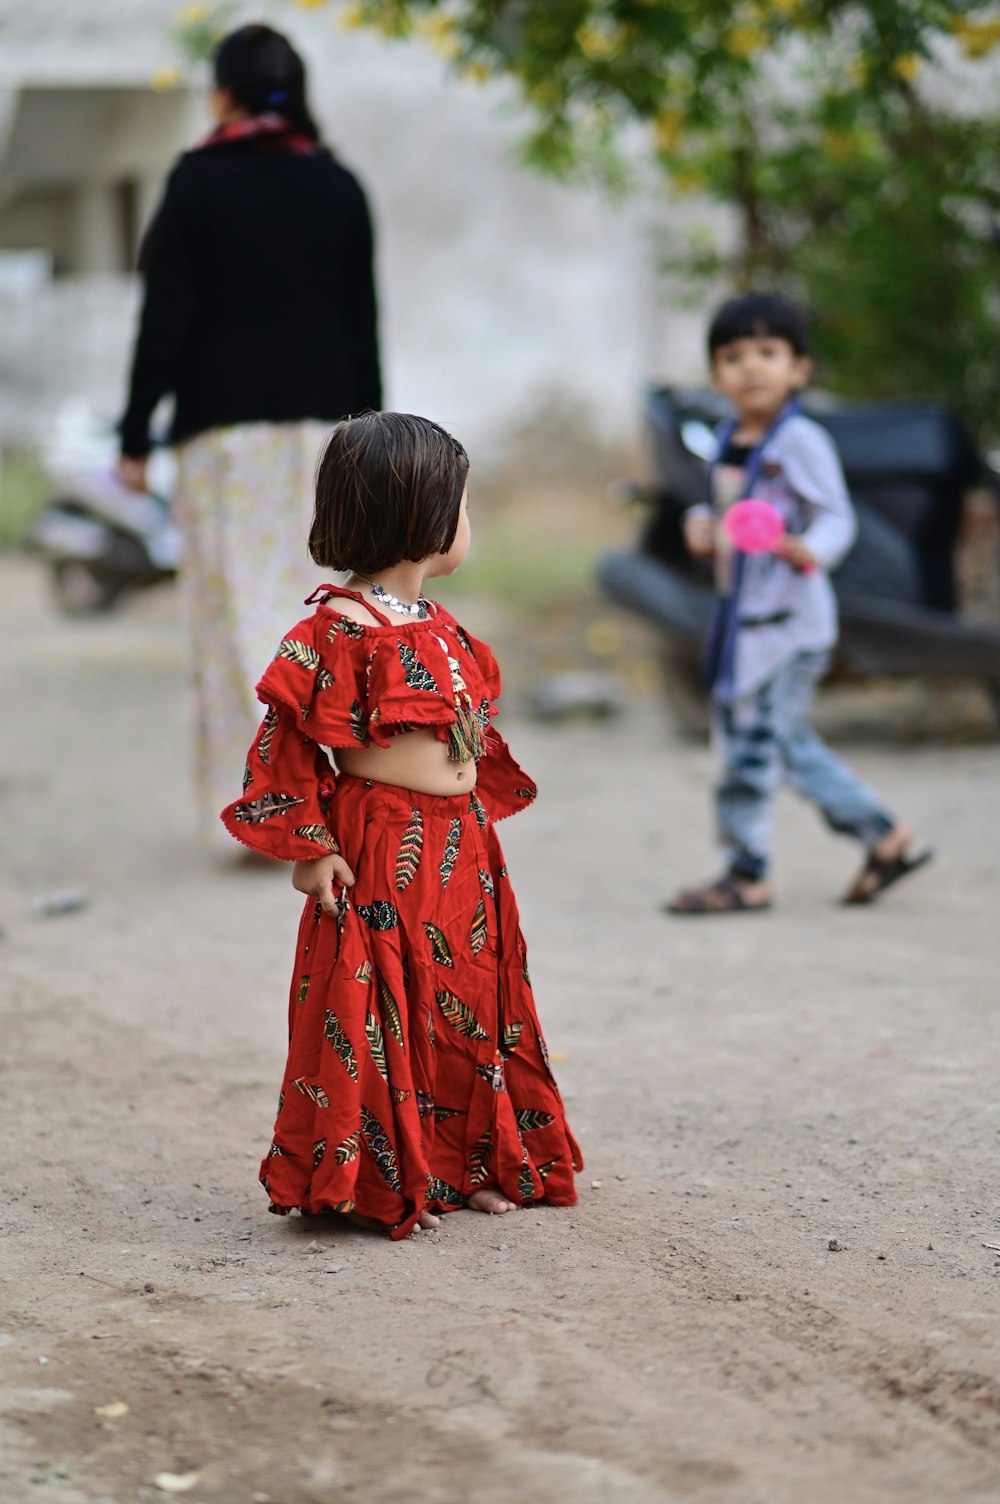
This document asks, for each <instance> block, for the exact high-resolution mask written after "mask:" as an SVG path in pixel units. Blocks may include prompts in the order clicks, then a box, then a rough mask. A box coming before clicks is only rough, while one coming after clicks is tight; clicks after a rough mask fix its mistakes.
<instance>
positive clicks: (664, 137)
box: [653, 104, 687, 151]
mask: <svg viewBox="0 0 1000 1504" xmlns="http://www.w3.org/2000/svg"><path fill="white" fill-rule="evenodd" d="M686 119H687V116H686V115H685V113H684V111H683V110H682V109H680V108H678V106H677V105H675V104H665V105H661V107H660V108H659V109H658V110H657V112H656V114H655V115H654V116H653V140H654V141H655V143H656V149H657V151H673V149H674V147H675V146H676V145H677V143H678V141H679V140H680V139H681V136H682V135H683V134H684V122H685V120H686Z"/></svg>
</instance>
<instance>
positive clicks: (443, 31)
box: [417, 15, 462, 57]
mask: <svg viewBox="0 0 1000 1504" xmlns="http://www.w3.org/2000/svg"><path fill="white" fill-rule="evenodd" d="M417 31H418V32H419V33H420V35H421V36H422V37H423V38H424V40H425V41H427V42H429V43H430V45H431V46H432V47H433V48H434V51H435V52H437V53H439V54H440V55H441V57H457V56H458V54H459V53H460V52H461V50H462V44H461V42H460V41H459V39H458V37H457V36H456V35H455V22H454V20H453V19H452V17H451V16H442V15H434V16H421V18H420V20H419V21H418V22H417Z"/></svg>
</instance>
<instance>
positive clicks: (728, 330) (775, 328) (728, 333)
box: [708, 292, 809, 356]
mask: <svg viewBox="0 0 1000 1504" xmlns="http://www.w3.org/2000/svg"><path fill="white" fill-rule="evenodd" d="M761 338H770V339H783V340H787V342H788V344H790V345H791V347H792V349H793V350H794V351H795V354H796V355H808V354H809V330H808V327H807V325H806V319H805V314H804V313H803V312H802V311H801V309H799V308H796V306H795V304H794V303H789V301H788V299H787V298H782V297H779V296H778V295H777V293H770V292H748V293H744V294H743V296H742V297H739V298H730V299H729V301H728V302H727V303H723V305H722V307H721V308H720V309H719V310H718V312H717V313H716V314H715V316H714V318H713V319H712V322H711V324H710V325H709V327H708V353H709V355H710V356H714V354H715V352H716V350H719V349H721V347H722V346H723V345H728V344H731V343H732V341H733V340H734V339H761Z"/></svg>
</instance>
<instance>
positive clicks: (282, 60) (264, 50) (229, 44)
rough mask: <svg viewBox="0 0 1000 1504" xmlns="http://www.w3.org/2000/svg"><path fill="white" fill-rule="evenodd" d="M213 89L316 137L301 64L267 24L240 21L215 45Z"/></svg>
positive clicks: (285, 40) (254, 111) (245, 107)
mask: <svg viewBox="0 0 1000 1504" xmlns="http://www.w3.org/2000/svg"><path fill="white" fill-rule="evenodd" d="M212 62H213V67H214V69H215V82H216V85H217V86H218V88H220V89H228V90H229V92H230V94H231V95H232V96H233V99H234V100H235V101H236V103H237V104H238V105H239V106H240V108H241V109H243V110H246V111H247V112H248V113H249V114H251V115H266V114H274V115H283V116H284V117H285V119H286V120H287V121H288V122H289V123H290V125H291V126H292V128H293V129H294V130H295V131H297V132H298V133H299V134H300V135H303V136H309V137H311V139H312V140H313V141H318V140H319V131H318V130H317V128H316V122H315V121H314V120H313V118H312V115H311V114H310V113H309V106H308V105H307V104H306V69H305V64H304V63H303V61H302V59H301V58H300V57H299V55H298V53H297V52H296V51H295V48H294V47H293V46H292V44H291V42H289V40H288V38H287V37H283V36H282V35H281V32H280V31H274V30H272V28H271V27H270V26H257V25H254V26H240V27H239V28H238V29H237V30H236V31H231V32H230V33H229V35H228V36H225V37H223V38H222V41H221V42H220V43H219V45H218V46H217V47H216V49H215V53H214V55H213V58H212Z"/></svg>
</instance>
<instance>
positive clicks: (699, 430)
mask: <svg viewBox="0 0 1000 1504" xmlns="http://www.w3.org/2000/svg"><path fill="white" fill-rule="evenodd" d="M681 443H682V444H683V445H684V448H685V449H687V450H688V451H689V452H690V453H691V454H695V455H697V456H698V458H699V459H700V460H704V461H705V463H706V464H707V463H708V462H709V461H710V460H714V459H715V456H716V453H717V451H718V447H719V446H718V444H717V443H716V441H715V434H714V433H713V432H712V430H711V429H710V428H709V426H708V424H707V423H702V422H701V421H700V419H698V418H689V419H688V420H687V422H686V423H682V424H681Z"/></svg>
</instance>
